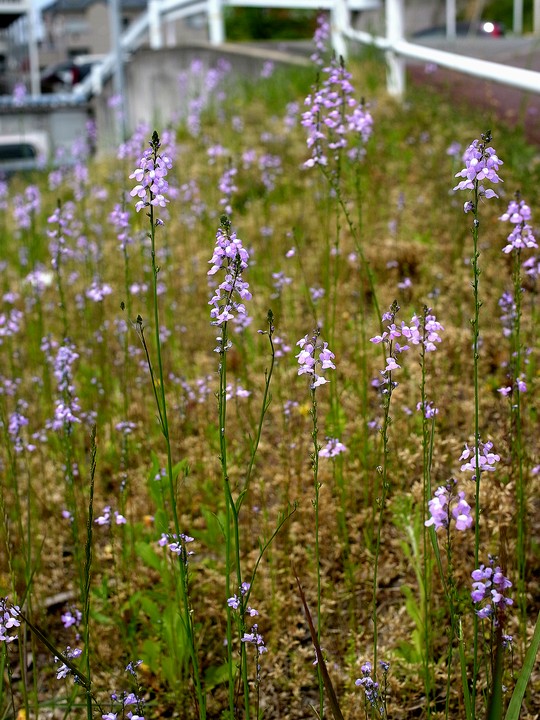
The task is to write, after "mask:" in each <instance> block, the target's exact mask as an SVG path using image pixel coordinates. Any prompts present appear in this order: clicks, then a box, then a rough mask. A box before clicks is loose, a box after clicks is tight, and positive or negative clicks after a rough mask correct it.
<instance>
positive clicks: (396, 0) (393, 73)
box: [336, 0, 540, 97]
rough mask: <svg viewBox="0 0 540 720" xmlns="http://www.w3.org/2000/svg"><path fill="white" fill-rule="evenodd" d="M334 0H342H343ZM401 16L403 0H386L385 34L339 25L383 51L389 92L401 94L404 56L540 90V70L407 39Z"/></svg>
mask: <svg viewBox="0 0 540 720" xmlns="http://www.w3.org/2000/svg"><path fill="white" fill-rule="evenodd" d="M336 1H337V2H338V3H339V2H342V0H336ZM447 1H448V0H447ZM404 17H405V8H404V0H386V37H378V36H373V35H370V34H369V33H366V32H361V31H358V30H355V29H354V28H352V27H351V26H350V23H349V24H348V25H347V26H346V27H343V28H341V32H342V33H343V36H344V37H346V38H347V39H349V40H353V41H356V42H359V43H362V44H366V45H372V46H375V47H377V48H380V49H381V50H384V51H386V59H387V63H388V74H387V88H388V92H389V93H390V94H391V95H395V96H398V97H401V96H402V95H403V93H404V92H405V66H406V62H405V61H406V59H410V60H420V61H422V62H425V63H433V64H435V65H438V66H440V67H445V68H449V69H450V70H455V71H457V72H461V73H465V74H467V75H472V76H474V77H478V78H482V79H484V80H492V81H493V82H498V83H503V84H505V85H509V86H511V87H514V88H518V89H520V90H528V91H529V92H535V93H540V72H534V71H532V70H526V69H524V68H518V67H513V66H511V65H503V64H501V63H496V62H491V61H488V60H480V59H478V58H474V57H469V56H466V55H458V54H457V53H450V52H446V51H444V50H437V49H436V48H431V47H426V46H424V45H418V44H415V43H410V42H407V41H406V40H405V37H404ZM494 42H496V41H494Z"/></svg>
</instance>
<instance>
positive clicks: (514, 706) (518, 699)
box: [505, 615, 540, 720]
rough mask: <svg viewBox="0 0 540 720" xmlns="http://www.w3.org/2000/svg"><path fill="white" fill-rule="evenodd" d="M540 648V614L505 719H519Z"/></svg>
mask: <svg viewBox="0 0 540 720" xmlns="http://www.w3.org/2000/svg"><path fill="white" fill-rule="evenodd" d="M539 648H540V615H539V616H538V617H537V618H536V627H535V628H534V635H533V639H532V640H531V644H530V645H529V649H528V650H527V654H526V655H525V661H524V663H523V667H522V668H521V672H520V673H519V676H518V679H517V682H516V687H515V688H514V692H513V693H512V697H511V699H510V704H509V705H508V710H507V711H506V716H505V720H518V718H519V712H520V710H521V703H522V702H523V698H524V697H525V690H526V688H527V684H528V682H529V678H530V677H531V673H532V671H533V668H534V663H535V662H536V656H537V655H538V650H539Z"/></svg>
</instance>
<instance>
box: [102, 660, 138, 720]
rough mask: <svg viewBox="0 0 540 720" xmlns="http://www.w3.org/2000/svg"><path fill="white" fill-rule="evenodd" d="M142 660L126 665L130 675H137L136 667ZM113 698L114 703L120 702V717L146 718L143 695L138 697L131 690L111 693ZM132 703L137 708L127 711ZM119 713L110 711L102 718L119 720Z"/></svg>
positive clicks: (129, 718)
mask: <svg viewBox="0 0 540 720" xmlns="http://www.w3.org/2000/svg"><path fill="white" fill-rule="evenodd" d="M141 662H142V661H141V660H137V661H136V662H130V663H128V665H127V666H126V672H128V673H129V674H130V675H133V676H134V677H136V672H135V670H136V668H137V667H138V666H139V665H140V664H141ZM111 700H112V701H113V702H114V703H120V705H121V706H122V707H121V712H120V717H121V718H122V719H124V718H127V719H128V720H144V715H143V713H144V699H143V698H141V697H138V696H137V695H135V693H133V692H130V693H127V692H125V691H124V692H123V693H120V694H118V693H112V694H111ZM130 705H135V706H136V709H135V712H133V711H132V710H129V711H128V712H126V707H129V706H130ZM118 715H119V713H117V712H112V711H111V712H108V713H106V714H104V715H102V716H101V717H102V720H117V718H118Z"/></svg>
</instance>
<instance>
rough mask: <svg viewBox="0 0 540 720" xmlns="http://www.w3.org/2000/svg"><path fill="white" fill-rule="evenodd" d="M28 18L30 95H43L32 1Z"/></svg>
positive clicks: (28, 7)
mask: <svg viewBox="0 0 540 720" xmlns="http://www.w3.org/2000/svg"><path fill="white" fill-rule="evenodd" d="M26 17H27V20H28V57H29V61H30V93H31V94H32V95H40V94H41V83H40V82H39V54H38V46H37V32H36V9H35V7H34V4H33V2H32V0H27V11H26Z"/></svg>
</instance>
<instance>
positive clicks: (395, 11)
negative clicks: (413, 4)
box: [386, 0, 405, 97]
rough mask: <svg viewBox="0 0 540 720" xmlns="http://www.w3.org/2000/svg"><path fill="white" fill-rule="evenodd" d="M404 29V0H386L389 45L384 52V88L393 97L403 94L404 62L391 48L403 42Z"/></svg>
mask: <svg viewBox="0 0 540 720" xmlns="http://www.w3.org/2000/svg"><path fill="white" fill-rule="evenodd" d="M404 29H405V5H404V0H386V38H387V40H388V41H389V43H390V49H389V50H387V51H386V63H387V75H386V87H387V89H388V92H389V94H390V95H394V96H395V97H403V94H404V93H405V60H404V59H403V58H402V57H399V56H398V55H397V54H396V53H395V52H394V51H393V49H392V48H393V47H394V44H395V43H398V42H401V41H402V40H403V33H404Z"/></svg>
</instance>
